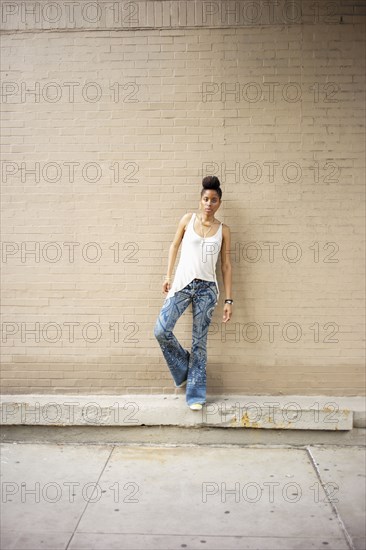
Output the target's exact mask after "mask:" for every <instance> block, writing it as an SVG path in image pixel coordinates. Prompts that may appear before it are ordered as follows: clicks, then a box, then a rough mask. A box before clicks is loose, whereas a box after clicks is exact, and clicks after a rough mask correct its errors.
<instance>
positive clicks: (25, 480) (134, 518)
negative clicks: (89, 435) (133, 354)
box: [1, 428, 366, 550]
mask: <svg viewBox="0 0 366 550" xmlns="http://www.w3.org/2000/svg"><path fill="white" fill-rule="evenodd" d="M28 429H34V428H28ZM140 429H141V428H140ZM1 451H2V452H1V481H2V485H1V486H2V518H1V519H2V535H1V537H2V538H1V549H2V550H10V549H11V550H39V549H42V548H44V549H45V550H61V549H62V550H66V549H67V550H92V549H94V550H112V549H118V550H121V549H128V550H132V549H133V550H142V549H154V550H157V549H159V550H168V549H169V550H171V549H174V550H175V549H176V550H178V549H179V550H181V549H182V548H186V549H187V550H192V549H205V550H214V549H215V550H229V549H230V550H231V549H232V550H234V549H235V550H236V549H248V550H254V549H255V550H277V549H278V550H295V549H299V550H300V549H301V550H310V549H319V550H320V549H325V548H327V549H328V550H346V549H359V550H361V549H362V550H363V549H364V548H365V547H366V538H365V537H366V535H365V529H364V517H365V449H364V448H363V447H361V446H330V445H328V446H323V445H308V446H305V447H303V448H299V447H296V448H294V447H286V446H282V445H281V446H275V445H273V446H260V445H247V446H243V445H222V446H220V445H179V446H173V445H156V444H155V445H141V444H139V445H137V444H136V445H131V444H127V445H113V444H94V445H93V444H75V443H73V444H70V443H59V444H54V443H52V444H50V443H34V442H30V443H27V442H23V443H20V442H11V441H8V442H3V443H2V444H1Z"/></svg>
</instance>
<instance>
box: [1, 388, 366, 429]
mask: <svg viewBox="0 0 366 550" xmlns="http://www.w3.org/2000/svg"><path fill="white" fill-rule="evenodd" d="M179 392H182V393H181V394H180V395H177V394H170V395H158V394H155V395H146V394H144V395H142V394H136V395H134V394H126V395H123V396H121V395H60V394H54V395H52V394H40V395H36V394H12V395H10V394H9V395H2V396H1V399H0V410H1V423H2V424H3V425H31V426H35V425H41V426H124V427H128V426H129V427H136V426H177V427H179V426H180V427H192V426H194V427H206V426H207V427H221V428H262V429H281V430H283V429H286V430H291V429H296V430H332V431H338V430H352V428H365V427H366V398H365V397H363V396H354V397H338V396H324V395H323V396H302V395H260V396H255V395H230V396H225V395H219V396H211V395H210V396H208V397H207V402H206V404H205V406H204V407H203V409H202V410H201V411H192V410H190V409H189V408H188V406H187V404H186V401H185V394H184V390H183V391H182V390H179Z"/></svg>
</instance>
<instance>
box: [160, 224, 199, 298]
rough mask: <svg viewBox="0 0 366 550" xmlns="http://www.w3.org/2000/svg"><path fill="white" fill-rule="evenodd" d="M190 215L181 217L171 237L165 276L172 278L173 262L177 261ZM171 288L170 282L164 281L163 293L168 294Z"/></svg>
mask: <svg viewBox="0 0 366 550" xmlns="http://www.w3.org/2000/svg"><path fill="white" fill-rule="evenodd" d="M191 216H192V214H184V216H182V217H181V219H180V220H179V223H178V228H177V230H176V232H175V235H174V237H173V241H172V243H171V245H170V247H169V254H168V269H167V273H166V276H167V277H170V279H171V278H172V274H173V269H174V265H175V260H176V259H177V254H178V250H179V247H180V243H181V242H182V239H183V236H184V232H185V230H186V226H187V223H188V221H189V220H190V217H191ZM170 287H171V283H170V281H164V282H163V292H168V291H169V289H170Z"/></svg>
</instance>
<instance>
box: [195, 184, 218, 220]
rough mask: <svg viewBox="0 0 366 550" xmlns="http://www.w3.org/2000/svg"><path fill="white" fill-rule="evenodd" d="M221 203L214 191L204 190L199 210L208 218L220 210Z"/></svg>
mask: <svg viewBox="0 0 366 550" xmlns="http://www.w3.org/2000/svg"><path fill="white" fill-rule="evenodd" d="M220 204H221V201H220V199H219V196H218V194H217V193H216V191H215V190H214V189H206V191H205V192H204V193H203V195H202V198H201V201H200V209H201V210H202V211H203V212H205V213H206V214H207V215H208V216H214V215H215V213H216V212H217V210H218V209H219V208H220Z"/></svg>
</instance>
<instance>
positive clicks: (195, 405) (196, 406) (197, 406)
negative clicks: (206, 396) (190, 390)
mask: <svg viewBox="0 0 366 550" xmlns="http://www.w3.org/2000/svg"><path fill="white" fill-rule="evenodd" d="M189 408H190V409H192V411H200V410H201V409H202V405H201V403H192V405H189Z"/></svg>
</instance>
